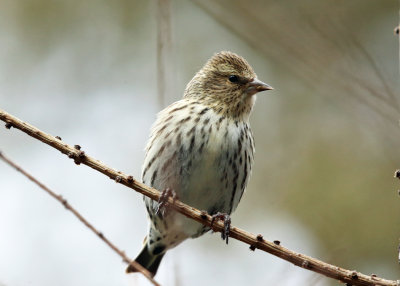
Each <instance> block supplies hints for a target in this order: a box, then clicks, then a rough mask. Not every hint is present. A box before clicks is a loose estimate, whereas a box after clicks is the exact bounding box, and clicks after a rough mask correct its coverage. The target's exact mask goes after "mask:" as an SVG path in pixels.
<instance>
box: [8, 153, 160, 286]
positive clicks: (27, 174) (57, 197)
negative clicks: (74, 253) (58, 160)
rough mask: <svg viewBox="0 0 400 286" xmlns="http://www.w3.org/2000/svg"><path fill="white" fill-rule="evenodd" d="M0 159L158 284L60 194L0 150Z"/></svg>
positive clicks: (155, 283) (123, 258) (153, 281)
mask: <svg viewBox="0 0 400 286" xmlns="http://www.w3.org/2000/svg"><path fill="white" fill-rule="evenodd" d="M0 159H2V160H3V161H4V162H6V163H7V164H8V165H10V166H11V167H13V168H15V169H16V170H17V171H18V172H20V173H21V174H23V175H24V176H25V177H27V178H28V179H29V180H31V181H32V182H34V183H35V184H36V185H38V186H39V187H40V188H41V189H42V190H44V191H45V192H46V193H48V194H49V195H50V196H52V197H53V198H55V199H56V200H57V201H59V202H60V203H61V204H62V205H63V206H64V207H65V208H66V209H67V210H69V211H71V212H72V213H73V214H74V215H75V216H76V217H77V218H78V219H79V220H80V221H81V222H82V223H83V224H84V225H85V226H86V227H87V228H89V229H90V230H91V231H93V232H94V233H95V234H96V235H97V236H98V237H99V238H100V239H101V240H102V241H104V243H105V244H107V245H108V246H109V247H110V248H111V249H112V250H114V251H115V252H116V253H117V254H118V255H119V256H121V258H122V261H124V262H125V263H127V264H129V265H132V267H134V268H135V269H136V270H138V271H139V272H140V273H142V274H143V275H144V276H145V277H146V278H147V279H148V280H149V281H150V282H151V283H152V284H153V285H160V284H158V283H157V281H155V280H154V279H153V277H152V275H151V274H150V272H149V271H148V270H147V269H146V268H144V267H143V266H142V265H140V264H139V263H137V262H136V261H134V260H132V259H130V258H128V257H127V256H126V254H125V253H124V252H123V251H122V250H120V249H118V247H116V246H115V245H114V244H113V243H112V242H111V241H110V240H108V239H107V238H106V237H105V236H104V234H103V233H102V232H100V231H98V230H97V229H96V228H95V227H94V226H93V225H92V224H91V223H90V222H89V221H88V220H87V219H85V218H84V217H83V216H82V215H81V214H80V213H79V212H78V211H77V210H76V209H75V208H73V207H72V206H71V205H70V204H69V203H68V201H67V200H66V199H64V198H63V197H62V196H61V195H57V194H56V193H55V192H53V191H52V190H50V189H49V188H48V187H46V186H45V185H44V184H43V183H41V182H40V181H39V180H37V179H36V178H35V177H33V176H32V175H31V174H29V173H28V172H26V171H25V170H24V169H22V168H21V167H20V166H18V165H17V164H16V163H14V162H13V161H12V160H10V159H9V158H7V157H6V156H4V154H3V152H1V151H0Z"/></svg>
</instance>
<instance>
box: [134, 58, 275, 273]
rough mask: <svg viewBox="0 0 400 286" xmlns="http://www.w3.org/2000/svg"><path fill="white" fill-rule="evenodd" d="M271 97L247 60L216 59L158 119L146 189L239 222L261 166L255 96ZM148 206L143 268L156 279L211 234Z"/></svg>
mask: <svg viewBox="0 0 400 286" xmlns="http://www.w3.org/2000/svg"><path fill="white" fill-rule="evenodd" d="M270 89H272V87H270V86H269V85H267V84H265V83H263V82H261V81H260V80H258V79H257V76H256V74H255V73H254V71H253V69H252V68H251V66H250V65H249V64H248V63H247V61H246V60H245V59H243V58H242V57H240V56H238V55H236V54H234V53H231V52H220V53H217V54H215V55H214V56H213V57H212V58H211V59H210V60H208V62H207V63H206V64H205V65H204V67H203V68H202V69H201V70H200V71H199V72H198V73H197V74H196V75H195V76H194V77H193V79H192V80H191V81H190V82H189V84H188V85H187V87H186V90H185V93H184V96H183V99H182V100H179V101H177V102H175V103H173V104H171V105H170V106H168V107H167V108H165V109H164V110H163V111H161V112H160V113H159V114H158V118H157V120H156V122H155V123H154V125H153V127H152V131H151V136H150V139H149V143H148V144H147V147H146V157H145V161H144V165H143V173H142V180H143V183H145V184H147V185H150V186H152V187H154V188H156V189H158V190H166V189H172V190H173V191H174V192H175V193H176V195H177V196H178V198H179V199H180V200H181V201H182V202H184V203H187V204H188V205H190V206H193V207H196V208H197V209H200V210H206V211H207V212H208V213H209V214H211V215H216V214H217V213H219V212H221V213H224V214H227V215H229V214H231V213H232V211H234V210H235V209H236V207H237V205H238V203H239V201H240V199H241V197H242V195H243V192H244V190H245V188H246V185H247V182H248V180H249V177H250V173H251V167H252V164H253V159H254V141H253V135H252V132H251V130H250V125H249V116H250V113H251V110H252V108H253V105H254V102H255V99H256V96H255V94H256V93H257V92H260V91H264V90H270ZM144 200H145V203H146V208H147V212H148V214H149V218H150V228H149V233H148V235H147V236H146V238H145V241H144V246H143V249H142V251H141V252H140V254H139V256H138V257H137V258H136V262H138V263H140V264H141V265H143V266H144V267H145V268H147V269H148V270H149V271H150V272H151V273H152V274H153V275H155V274H156V272H157V269H158V266H159V265H160V262H161V259H162V257H163V256H164V254H165V252H166V251H167V250H168V249H171V248H173V247H175V246H176V245H178V244H179V243H181V242H182V241H183V240H185V239H187V238H189V237H191V238H196V237H199V236H200V235H202V234H204V233H205V232H207V231H208V230H209V228H208V227H205V226H203V225H202V224H200V223H198V222H195V221H193V220H191V219H188V218H186V217H184V216H183V215H181V214H179V213H176V212H167V213H160V212H159V211H158V208H159V204H158V203H157V202H155V201H153V200H151V199H149V198H147V197H146V198H144ZM127 272H135V269H134V268H133V267H128V268H127Z"/></svg>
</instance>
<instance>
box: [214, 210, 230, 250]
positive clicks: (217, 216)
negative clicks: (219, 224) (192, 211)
mask: <svg viewBox="0 0 400 286" xmlns="http://www.w3.org/2000/svg"><path fill="white" fill-rule="evenodd" d="M216 220H222V221H224V230H223V231H221V238H222V239H223V240H225V241H226V244H228V239H229V231H230V229H231V217H230V216H229V215H228V214H226V213H220V212H218V213H216V214H214V215H212V219H211V227H212V226H213V224H214V221H216Z"/></svg>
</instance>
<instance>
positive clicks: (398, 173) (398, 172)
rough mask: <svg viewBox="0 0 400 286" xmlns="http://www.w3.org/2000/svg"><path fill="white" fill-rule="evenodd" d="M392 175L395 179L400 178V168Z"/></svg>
mask: <svg viewBox="0 0 400 286" xmlns="http://www.w3.org/2000/svg"><path fill="white" fill-rule="evenodd" d="M394 177H395V178H397V179H400V170H399V169H397V170H396V171H395V172H394Z"/></svg>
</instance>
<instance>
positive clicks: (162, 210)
mask: <svg viewBox="0 0 400 286" xmlns="http://www.w3.org/2000/svg"><path fill="white" fill-rule="evenodd" d="M169 198H172V199H173V201H174V202H175V200H177V199H178V196H177V195H176V193H175V191H174V190H172V189H170V188H166V189H165V190H164V191H162V192H161V196H160V198H159V199H158V206H157V211H156V215H158V216H163V217H164V216H166V215H167V214H168V213H169V204H168V199H169Z"/></svg>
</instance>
